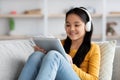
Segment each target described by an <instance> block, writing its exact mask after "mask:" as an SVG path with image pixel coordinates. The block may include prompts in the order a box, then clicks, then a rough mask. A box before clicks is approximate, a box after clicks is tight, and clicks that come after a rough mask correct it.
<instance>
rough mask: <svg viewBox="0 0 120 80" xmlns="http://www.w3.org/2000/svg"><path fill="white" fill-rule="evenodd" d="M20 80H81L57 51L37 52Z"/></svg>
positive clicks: (30, 58) (28, 62)
mask: <svg viewBox="0 0 120 80" xmlns="http://www.w3.org/2000/svg"><path fill="white" fill-rule="evenodd" d="M18 80H80V78H79V77H78V75H77V74H76V73H75V71H74V70H73V68H72V66H71V64H70V63H69V62H68V61H67V60H66V59H65V58H64V57H63V56H62V55H61V54H60V53H59V52H57V51H55V50H51V51H49V52H48V53H47V54H44V53H42V52H39V51H36V52H34V53H33V54H32V55H31V56H30V57H29V59H28V61H27V62H26V64H25V66H24V68H23V70H22V72H21V74H20V76H19V78H18Z"/></svg>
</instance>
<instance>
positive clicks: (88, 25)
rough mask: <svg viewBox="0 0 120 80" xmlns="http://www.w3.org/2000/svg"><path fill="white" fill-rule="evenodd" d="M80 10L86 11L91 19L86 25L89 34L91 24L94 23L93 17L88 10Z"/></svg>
mask: <svg viewBox="0 0 120 80" xmlns="http://www.w3.org/2000/svg"><path fill="white" fill-rule="evenodd" d="M80 9H82V10H84V11H85V12H86V13H87V15H88V17H89V21H88V22H87V23H86V31H87V32H89V31H90V30H91V23H92V18H91V15H90V13H89V12H88V10H86V9H84V8H82V7H80Z"/></svg>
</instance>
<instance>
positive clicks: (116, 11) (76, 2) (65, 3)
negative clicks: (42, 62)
mask: <svg viewBox="0 0 120 80" xmlns="http://www.w3.org/2000/svg"><path fill="white" fill-rule="evenodd" d="M119 3H120V0H0V39H8V38H25V37H32V36H41V35H43V36H55V37H57V38H60V39H64V38H65V37H66V33H65V30H64V24H65V22H64V21H65V13H66V11H67V10H69V9H70V8H72V7H81V6H83V7H86V8H87V9H88V10H89V12H90V13H91V15H92V18H93V25H94V31H93V36H92V40H93V41H106V40H117V42H118V43H117V45H120V8H119V7H120V5H119Z"/></svg>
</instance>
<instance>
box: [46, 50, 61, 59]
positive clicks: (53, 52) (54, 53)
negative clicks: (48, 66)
mask: <svg viewBox="0 0 120 80" xmlns="http://www.w3.org/2000/svg"><path fill="white" fill-rule="evenodd" d="M46 56H48V57H50V58H53V57H57V58H59V57H61V53H59V52H58V51H56V50H51V51H49V52H48V53H47V54H46Z"/></svg>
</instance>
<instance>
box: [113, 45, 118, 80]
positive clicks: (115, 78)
mask: <svg viewBox="0 0 120 80" xmlns="http://www.w3.org/2000/svg"><path fill="white" fill-rule="evenodd" d="M112 80H120V46H117V47H116V50H115V57H114V62H113V74H112Z"/></svg>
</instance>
